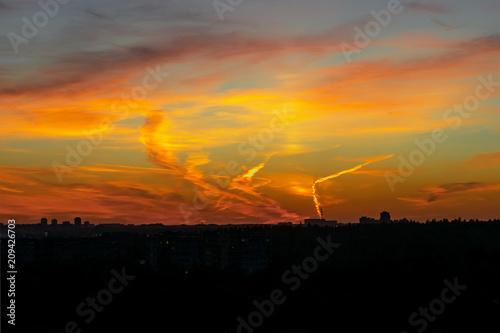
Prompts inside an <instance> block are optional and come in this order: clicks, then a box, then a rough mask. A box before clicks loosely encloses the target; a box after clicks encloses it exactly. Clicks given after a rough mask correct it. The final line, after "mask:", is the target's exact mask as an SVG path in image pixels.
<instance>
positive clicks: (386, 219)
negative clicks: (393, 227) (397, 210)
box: [380, 211, 391, 222]
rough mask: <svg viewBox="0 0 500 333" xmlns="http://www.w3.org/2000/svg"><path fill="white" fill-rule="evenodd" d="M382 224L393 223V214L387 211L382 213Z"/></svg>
mask: <svg viewBox="0 0 500 333" xmlns="http://www.w3.org/2000/svg"><path fill="white" fill-rule="evenodd" d="M380 222H391V214H389V212H386V211H383V212H382V213H380Z"/></svg>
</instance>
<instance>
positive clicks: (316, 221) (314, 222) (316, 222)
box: [304, 219, 337, 226]
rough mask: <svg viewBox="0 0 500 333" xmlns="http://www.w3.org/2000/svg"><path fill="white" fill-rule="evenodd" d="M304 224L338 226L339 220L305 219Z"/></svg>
mask: <svg viewBox="0 0 500 333" xmlns="http://www.w3.org/2000/svg"><path fill="white" fill-rule="evenodd" d="M304 224H305V225H306V226H307V225H318V226H327V225H328V226H336V225H337V221H335V220H332V221H328V220H325V219H305V220H304Z"/></svg>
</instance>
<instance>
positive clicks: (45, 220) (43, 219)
mask: <svg viewBox="0 0 500 333" xmlns="http://www.w3.org/2000/svg"><path fill="white" fill-rule="evenodd" d="M40 224H41V225H47V218H46V217H44V218H42V219H41V220H40Z"/></svg>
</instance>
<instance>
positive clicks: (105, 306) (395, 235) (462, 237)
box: [1, 222, 500, 333]
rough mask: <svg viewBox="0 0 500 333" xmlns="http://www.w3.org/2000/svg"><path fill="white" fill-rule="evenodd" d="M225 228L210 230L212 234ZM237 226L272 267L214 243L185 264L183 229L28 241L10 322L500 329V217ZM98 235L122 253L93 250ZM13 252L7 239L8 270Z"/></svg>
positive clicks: (92, 327) (170, 328)
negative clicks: (220, 253) (241, 260)
mask: <svg viewBox="0 0 500 333" xmlns="http://www.w3.org/2000/svg"><path fill="white" fill-rule="evenodd" d="M217 232H222V233H224V231H216V230H211V231H206V233H207V234H209V235H208V236H207V237H208V239H209V240H210V239H212V238H213V237H212V236H213V234H214V233H217ZM200 233H201V234H203V233H204V232H200V231H197V235H198V236H199V234H200ZM232 233H239V234H238V235H239V236H238V237H240V236H241V238H242V239H245V237H249V236H248V235H264V236H265V239H266V241H267V239H268V240H269V242H268V248H267V252H266V253H263V254H262V256H263V257H265V261H266V262H267V264H266V265H265V266H267V268H264V269H255V270H253V269H250V270H244V269H242V267H241V265H240V264H238V263H231V260H232V259H231V258H232V257H231V256H228V257H227V258H229V259H228V260H229V261H228V263H227V264H226V265H224V263H222V262H221V260H222V259H220V258H222V257H217V258H219V259H217V258H216V257H215V256H213V253H211V252H210V251H212V250H204V252H203V253H202V254H201V255H202V256H203V258H202V259H203V260H202V262H203V264H200V263H199V262H197V261H195V262H188V263H185V264H183V263H182V262H176V260H174V259H172V258H173V257H171V254H169V253H170V252H168V251H167V252H165V251H166V250H165V249H164V248H161V247H159V245H158V244H160V243H159V242H162V244H163V242H165V244H166V243H167V240H168V241H169V243H168V244H169V245H168V246H171V247H173V246H174V245H172V244H171V242H172V239H173V238H172V237H174V236H175V237H174V238H175V241H174V242H175V246H181V247H182V246H183V245H182V241H181V240H179V239H182V237H180V238H179V237H177V236H178V235H177V234H174V236H172V234H170V235H166V236H165V235H163V236H151V235H149V237H148V236H146V235H144V234H123V233H116V234H106V235H102V236H101V237H99V238H97V239H71V240H70V241H68V240H67V239H65V240H63V239H59V238H54V239H50V238H49V239H38V240H28V239H19V240H18V242H17V248H18V249H19V251H20V252H19V253H21V255H19V256H18V258H17V260H18V262H17V269H18V274H17V280H16V326H15V328H14V327H13V326H11V325H7V323H6V321H7V320H8V318H7V317H6V315H5V310H4V308H5V306H6V303H5V302H6V292H5V287H6V283H5V278H2V318H1V319H2V326H3V327H2V328H3V330H2V332H4V331H5V332H11V331H13V332H34V333H35V332H44V333H45V332H54V333H55V332H95V333H99V332H180V331H181V330H179V328H180V327H181V328H182V332H221V333H223V332H245V333H250V332H309V333H311V332H403V331H406V332H450V333H451V332H482V333H485V332H499V331H500V330H499V329H500V223H497V222H492V223H486V222H485V223H435V224H432V223H431V224H414V223H407V224H393V225H376V226H359V225H353V226H346V227H337V228H320V227H291V226H280V227H273V228H269V227H252V228H249V229H245V230H240V231H232ZM182 235H183V236H186V237H187V238H188V239H190V238H189V236H190V234H189V233H183V234H182ZM210 237H212V238H210ZM318 237H319V238H320V239H321V240H318ZM213 239H215V238H213ZM68 242H70V243H71V244H69V243H68ZM92 242H95V244H96V245H95V247H102V246H103V243H105V244H108V245H109V244H111V246H112V247H113V246H116V248H115V249H116V250H117V251H116V252H112V254H110V252H107V251H104V252H103V253H102V255H101V254H99V251H97V252H96V251H94V252H93V254H92V255H85V253H86V252H88V251H90V250H88V249H90V248H92V246H94V245H92V244H93V243H92ZM2 243H5V240H2ZM57 243H61V244H62V245H61V244H60V246H58V247H57V249H58V250H57V251H59V253H57V255H56V254H54V252H53V251H54V250H53V249H54V246H53V245H54V244H57ZM47 244H49V245H50V246H47ZM51 244H52V245H51ZM79 244H81V246H82V248H83V249H86V250H85V251H83V252H82V253H79V252H78V251H76V252H75V250H74V248H75V246H76V247H78V246H79ZM333 244H340V246H337V245H333ZM23 246H26V247H27V246H31V247H33V248H34V249H35V250H33V251H34V252H33V251H31V250H30V251H31V252H30V251H24V252H23V251H22V247H23ZM189 246H191V245H189ZM192 246H195V245H192ZM259 246H260V245H259ZM65 247H67V249H68V250H67V251H66V253H64V252H65V250H64V248H65ZM231 247H233V250H234V246H233V245H232V243H231V244H229V246H228V248H229V249H231ZM48 248H51V249H52V250H51V251H52V252H50V251H49V252H47V253H46V254H45V255H44V253H43V251H46V249H48ZM44 249H45V250H44ZM210 249H213V248H210ZM219 249H220V247H219ZM243 249H244V248H243ZM191 250H192V249H191ZM169 251H170V250H169ZM172 251H174V250H172ZM185 251H187V252H186V253H187V254H186V253H184V255H186V257H185V258H186V260H191V258H190V257H189V253H188V252H189V251H190V249H189V248H186V249H185ZM229 251H230V250H229ZM5 253H6V252H5V249H4V245H3V244H2V266H3V267H2V276H5V275H4V272H6V271H7V268H6V267H5V263H6V260H5V259H6V257H5ZM23 253H24V254H23ZM245 253H246V250H241V249H240V252H239V256H240V257H242V256H243V257H244V256H245V255H246V254H245ZM23 256H24V258H23ZM169 256H170V257H169ZM211 256H213V258H212V257H211ZM167 257H168V258H167ZM177 258H182V256H181V257H179V256H177ZM210 258H212V259H210ZM257 259H258V258H257ZM210 260H212V261H210ZM249 260H254V259H252V258H250V259H249ZM152 261H154V263H153V262H152ZM254 264H255V267H258V266H259V265H262V262H256V263H254ZM249 265H250V266H249V267H251V265H252V263H251V262H250V264H249ZM293 265H295V268H294V267H293ZM223 267H224V269H222V268H223ZM80 330H81V331H80Z"/></svg>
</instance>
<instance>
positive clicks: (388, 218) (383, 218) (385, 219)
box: [359, 211, 392, 224]
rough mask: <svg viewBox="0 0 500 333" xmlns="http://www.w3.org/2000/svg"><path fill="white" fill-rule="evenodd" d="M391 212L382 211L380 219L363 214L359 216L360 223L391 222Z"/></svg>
mask: <svg viewBox="0 0 500 333" xmlns="http://www.w3.org/2000/svg"><path fill="white" fill-rule="evenodd" d="M391 222H392V220H391V214H389V212H386V211H383V212H381V213H380V220H375V219H374V218H372V217H366V216H362V217H360V218H359V223H360V224H380V223H391Z"/></svg>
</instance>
